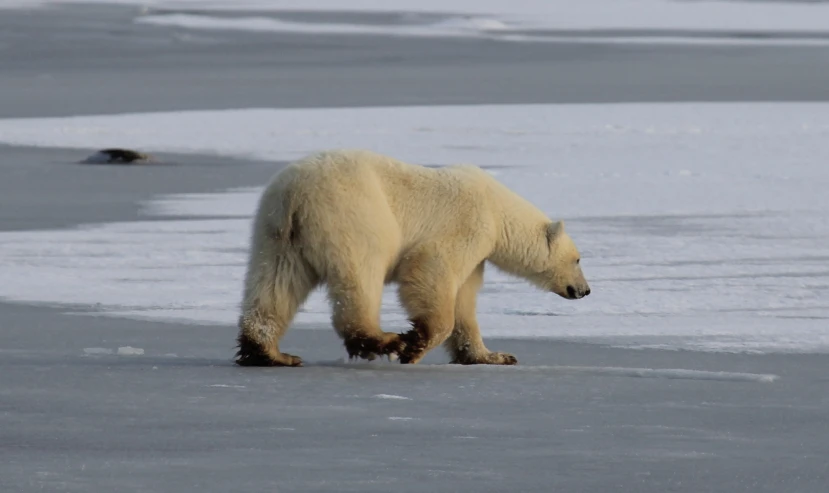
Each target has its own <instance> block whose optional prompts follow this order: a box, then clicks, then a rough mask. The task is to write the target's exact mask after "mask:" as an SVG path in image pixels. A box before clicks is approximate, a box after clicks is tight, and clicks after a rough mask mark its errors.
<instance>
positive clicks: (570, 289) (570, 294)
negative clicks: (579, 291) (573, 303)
mask: <svg viewBox="0 0 829 493" xmlns="http://www.w3.org/2000/svg"><path fill="white" fill-rule="evenodd" d="M567 297H568V298H575V297H576V288H574V287H573V286H567Z"/></svg>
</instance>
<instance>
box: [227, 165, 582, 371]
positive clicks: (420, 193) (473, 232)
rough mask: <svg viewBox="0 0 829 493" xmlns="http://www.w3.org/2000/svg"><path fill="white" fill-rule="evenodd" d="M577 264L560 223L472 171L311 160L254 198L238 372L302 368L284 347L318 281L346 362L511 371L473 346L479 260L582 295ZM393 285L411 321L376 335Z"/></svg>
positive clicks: (507, 359) (476, 342)
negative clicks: (441, 351)
mask: <svg viewBox="0 0 829 493" xmlns="http://www.w3.org/2000/svg"><path fill="white" fill-rule="evenodd" d="M578 260H579V252H578V250H577V249H576V247H575V245H574V244H573V242H572V240H571V239H570V238H569V236H568V235H567V234H566V233H565V232H564V227H563V223H561V222H553V221H551V220H550V219H549V218H548V217H547V216H546V215H545V214H544V213H542V212H541V211H540V210H539V209H537V208H536V207H535V206H533V205H532V204H531V203H530V202H528V201H526V200H524V199H523V198H521V197H520V196H519V195H517V194H515V193H514V192H512V191H511V190H509V189H508V188H507V187H505V186H504V185H502V184H501V183H499V182H498V181H496V180H495V179H494V178H492V177H491V176H490V175H489V174H488V173H486V172H485V171H483V170H481V169H479V168H477V167H474V166H465V165H464V166H460V165H459V166H450V167H446V168H439V169H433V168H427V167H423V166H417V165H412V164H407V163H403V162H401V161H398V160H395V159H393V158H390V157H387V156H383V155H379V154H376V153H373V152H369V151H360V150H334V151H327V152H321V153H318V154H314V155H311V156H308V157H306V158H304V159H301V160H299V161H297V162H295V163H293V164H291V165H290V166H288V167H287V168H285V169H284V170H282V171H281V172H279V173H277V175H276V176H275V177H274V178H273V180H272V181H271V183H270V184H269V185H268V187H267V188H266V190H265V192H264V193H263V195H262V197H261V199H260V203H259V206H258V210H257V213H256V217H255V219H254V224H253V237H252V244H251V251H250V259H249V264H248V269H247V277H246V280H245V290H244V298H243V304H242V315H241V317H240V336H239V337H240V358H239V360H238V361H239V362H240V364H270V365H289V366H296V365H300V364H301V360H300V359H299V358H298V357H296V356H292V355H288V354H284V353H281V352H280V350H279V340H280V338H281V337H282V335H283V334H284V333H285V330H286V329H287V328H288V326H289V324H290V323H291V321H292V319H293V317H294V315H295V313H296V311H297V309H298V308H299V306H300V305H301V304H302V303H303V302H304V301H305V299H306V298H307V296H308V294H309V293H310V291H311V290H312V289H314V288H315V287H316V286H318V285H320V284H325V285H326V287H327V289H328V295H329V298H330V300H331V305H332V311H333V315H332V322H333V326H334V329H335V330H336V331H337V333H338V334H339V335H340V337H342V338H343V340H344V341H345V344H346V348H347V349H348V352H349V355H350V356H359V357H363V358H367V359H373V358H374V357H375V356H377V355H393V354H399V355H400V356H401V361H402V362H404V363H417V362H418V361H420V359H421V358H422V357H423V356H424V355H425V354H426V353H427V352H428V351H429V350H431V349H433V348H435V347H437V346H438V345H440V344H442V343H445V345H446V348H447V349H448V351H449V352H450V354H451V356H452V358H453V361H455V362H458V363H465V364H475V363H489V364H515V363H516V359H515V357H513V356H512V355H509V354H504V353H493V352H490V351H489V350H488V349H487V348H486V346H485V345H484V343H483V340H482V339H481V335H480V331H479V327H478V322H477V320H476V316H475V301H476V297H477V293H478V290H479V288H480V287H481V284H482V283H483V274H484V264H485V262H486V261H489V262H491V263H492V264H494V265H495V266H497V267H499V268H500V269H503V270H505V271H507V272H509V273H512V274H514V275H516V276H520V277H522V278H524V279H527V280H528V281H530V282H532V283H533V284H535V285H536V286H537V287H539V288H541V289H544V290H547V291H551V292H554V293H557V294H559V295H561V296H563V297H566V298H580V297H582V296H584V295H586V294H589V287H588V285H587V282H586V281H585V279H584V276H583V275H582V272H581V268H580V266H579V264H578ZM391 282H395V283H397V284H399V295H400V300H401V303H402V304H403V306H404V307H405V309H406V311H407V312H408V315H409V317H410V318H411V320H412V321H413V324H414V328H413V329H412V331H410V332H408V333H406V334H403V335H399V334H395V333H387V332H384V331H383V330H382V329H381V327H380V300H381V296H382V291H383V286H384V284H387V283H391ZM568 286H569V287H570V292H569V293H568ZM257 355H258V356H257Z"/></svg>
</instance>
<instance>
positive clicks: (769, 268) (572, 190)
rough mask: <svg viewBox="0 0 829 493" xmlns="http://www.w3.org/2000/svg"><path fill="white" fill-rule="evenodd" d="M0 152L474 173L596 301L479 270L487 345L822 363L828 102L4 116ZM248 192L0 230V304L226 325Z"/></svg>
mask: <svg viewBox="0 0 829 493" xmlns="http://www.w3.org/2000/svg"><path fill="white" fill-rule="evenodd" d="M0 142H2V143H6V144H16V145H33V146H47V147H61V148H63V147H69V148H78V149H85V150H89V149H96V148H103V147H111V146H125V147H129V148H137V149H139V150H142V151H146V152H150V153H158V152H164V151H168V152H173V151H175V152H185V153H201V154H218V155H225V156H239V157H246V158H258V159H267V160H278V161H286V160H291V159H295V158H298V157H300V156H303V155H305V154H307V153H310V152H313V151H315V150H319V149H323V148H335V147H358V148H369V149H373V150H376V151H379V152H384V153H388V154H390V155H392V156H394V157H397V158H400V159H403V160H407V161H411V162H416V163H422V164H427V165H443V164H449V163H456V162H467V163H474V164H478V165H481V166H484V167H486V168H487V169H488V170H490V171H491V172H492V173H493V174H494V175H495V176H497V177H498V178H499V179H500V180H502V181H503V182H504V183H506V184H507V185H509V186H511V187H513V188H514V189H515V190H516V191H518V192H519V193H521V194H522V195H524V196H525V197H527V198H528V199H530V200H531V201H532V202H534V203H535V204H537V205H538V206H539V207H540V208H542V209H543V210H544V211H546V212H547V213H548V214H549V215H550V216H551V217H552V218H556V219H559V218H561V219H564V220H565V222H566V224H567V229H568V231H569V232H570V233H571V235H572V236H573V238H574V239H575V241H576V243H577V245H578V246H579V247H580V249H581V251H582V254H583V261H582V263H583V267H584V270H585V273H586V275H587V277H588V280H589V281H590V283H591V288H592V291H593V294H591V295H590V296H589V297H587V298H585V299H583V300H579V301H567V300H564V299H562V298H559V297H557V296H555V295H552V294H549V293H542V292H540V291H536V290H535V289H534V288H532V287H531V286H530V285H529V284H528V283H526V282H524V281H522V280H517V279H514V278H511V277H509V276H506V275H504V274H502V273H499V272H497V271H496V270H494V268H490V269H489V271H488V273H487V280H486V285H485V286H484V289H483V291H482V293H481V296H480V301H479V314H480V319H481V324H482V330H483V333H484V336H485V337H548V338H557V339H567V340H581V341H587V342H600V343H609V344H614V345H619V346H624V347H634V348H642V347H661V348H671V349H675V348H684V349H693V350H704V351H756V352H767V351H791V352H825V351H826V350H827V349H829V327H827V324H826V322H827V318H829V247H828V246H827V245H829V198H827V194H826V190H827V189H829V164H827V163H829V104H816V103H804V104H794V103H780V104H732V103H724V104H690V103H688V104H617V105H604V104H602V105H526V106H524V105H503V106H433V107H401V108H356V109H352V108H346V109H310V110H308V109H302V110H283V109H251V110H228V111H193V112H174V113H145V114H126V115H108V116H82V117H71V118H43V119H13V120H0ZM274 169H276V165H275V166H274ZM263 185H264V183H263ZM260 190H261V189H260V188H252V189H235V190H230V191H228V192H226V193H220V194H184V195H172V196H160V197H158V198H157V199H156V200H152V201H150V202H149V203H147V204H144V209H143V211H144V213H145V214H146V220H145V221H139V222H123V223H112V224H95V225H85V226H82V227H79V228H76V229H69V230H51V231H34V232H33V231H25V232H3V233H0V278H2V279H3V280H4V282H2V283H0V297H2V298H5V299H8V300H14V301H22V302H37V303H51V304H62V305H67V304H79V305H86V306H88V305H90V304H97V307H98V308H99V309H100V310H101V311H102V312H103V313H107V314H112V315H118V316H126V317H139V318H147V319H166V320H178V321H192V322H198V323H208V324H210V323H215V324H234V323H235V321H236V317H237V315H238V301H239V298H240V294H241V283H242V277H243V274H244V263H245V260H246V255H247V252H246V247H247V244H248V234H249V228H250V218H251V216H252V213H253V210H254V207H255V204H256V200H257V198H258V194H259V192H260ZM194 216H195V217H197V218H198V217H202V219H194V218H193V217H194ZM44 286H48V289H45V288H44ZM329 313H330V312H329V308H328V305H327V303H326V300H325V297H324V294H323V292H316V293H314V295H313V296H312V297H311V299H310V300H309V302H308V303H307V305H306V306H305V307H304V310H303V311H302V313H300V314H299V316H298V317H297V320H296V324H295V326H296V327H313V328H320V327H325V328H327V327H328V326H329V321H328V317H329ZM383 320H384V323H385V325H386V329H387V330H402V329H404V328H405V327H406V323H405V316H404V314H403V312H402V311H401V310H400V308H399V306H398V304H397V299H396V297H395V293H394V288H393V287H389V288H388V289H387V292H386V298H385V302H384V307H383Z"/></svg>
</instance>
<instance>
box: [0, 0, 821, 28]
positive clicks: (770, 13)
mask: <svg viewBox="0 0 829 493" xmlns="http://www.w3.org/2000/svg"><path fill="white" fill-rule="evenodd" d="M60 3H62V2H61V0H0V7H15V8H21V7H27V8H32V7H36V6H39V5H54V4H60ZM85 3H104V4H127V5H135V6H138V7H140V8H141V9H143V11H144V12H145V13H147V14H150V15H152V14H153V13H152V12H151V11H150V10H149V9H152V8H165V9H172V10H185V9H193V10H195V11H198V12H207V11H211V10H212V11H214V12H215V11H222V10H234V11H240V10H249V11H289V10H302V11H309V10H311V11H334V12H343V11H352V12H420V13H442V14H447V15H453V16H458V14H466V15H474V16H476V18H475V22H485V21H489V22H499V23H502V24H504V25H505V26H509V27H510V28H513V29H545V28H546V29H610V28H617V29H705V30H739V31H825V30H827V29H829V5H826V4H823V3H810V2H780V3H776V2H736V1H707V2H690V1H685V2H681V1H670V0H581V1H572V0H515V1H510V2H503V1H499V0H403V1H386V0H349V1H347V2H346V1H342V0H315V1H314V2H306V1H302V0H239V1H236V0H216V1H203V0H86V2H85ZM175 15H180V14H175ZM458 18H459V19H463V17H462V16H459V17H458ZM169 19H171V21H168V23H173V24H175V23H178V24H179V25H181V24H190V25H191V26H192V24H193V19H192V18H187V17H178V18H175V17H170V18H169ZM210 22H213V23H217V22H221V21H219V20H218V19H215V18H214V19H208V18H201V19H200V20H199V21H198V23H200V24H201V25H205V24H206V23H210ZM262 22H263V20H262V19H258V20H257V21H255V22H248V24H249V25H248V27H247V28H252V27H256V25H257V23H258V24H261V23H262ZM237 25H238V23H237ZM283 27H284V26H283Z"/></svg>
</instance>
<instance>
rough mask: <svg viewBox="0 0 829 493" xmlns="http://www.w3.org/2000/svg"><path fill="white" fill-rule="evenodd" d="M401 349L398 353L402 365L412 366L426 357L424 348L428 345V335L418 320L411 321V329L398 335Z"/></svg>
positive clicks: (423, 325) (424, 326)
mask: <svg viewBox="0 0 829 493" xmlns="http://www.w3.org/2000/svg"><path fill="white" fill-rule="evenodd" d="M400 342H401V343H402V344H401V347H400V351H398V353H397V354H398V355H399V356H400V363H401V364H404V365H409V364H414V363H417V362H418V361H420V360H421V359H422V358H423V356H425V355H426V348H427V346H428V345H429V333H428V331H427V330H426V325H425V324H424V323H423V322H421V321H419V320H412V328H411V330H409V331H408V332H404V333H403V334H400Z"/></svg>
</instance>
